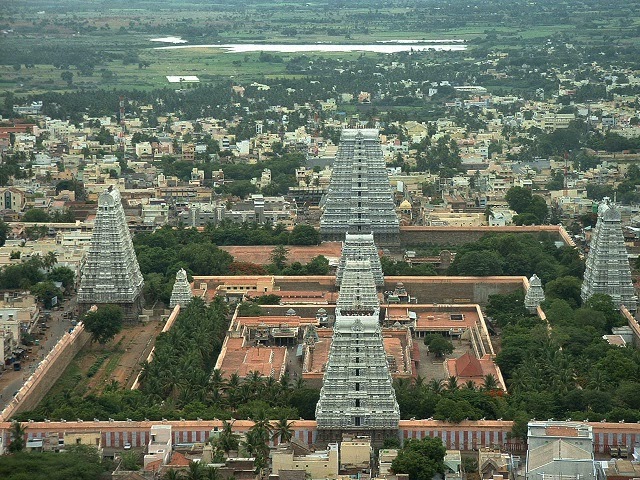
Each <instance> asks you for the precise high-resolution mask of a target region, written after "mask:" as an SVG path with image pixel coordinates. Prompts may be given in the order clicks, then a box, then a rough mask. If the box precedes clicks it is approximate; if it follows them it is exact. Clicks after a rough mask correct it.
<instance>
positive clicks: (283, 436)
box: [271, 417, 293, 443]
mask: <svg viewBox="0 0 640 480" xmlns="http://www.w3.org/2000/svg"><path fill="white" fill-rule="evenodd" d="M292 426H293V422H290V421H289V420H287V419H286V418H285V417H281V418H280V419H279V420H278V422H277V423H276V425H275V427H273V435H272V436H271V440H275V439H276V438H277V439H278V441H279V443H286V442H289V441H291V438H292V437H293V430H292V429H291V427H292Z"/></svg>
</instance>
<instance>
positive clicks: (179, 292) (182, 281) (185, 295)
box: [169, 268, 193, 308]
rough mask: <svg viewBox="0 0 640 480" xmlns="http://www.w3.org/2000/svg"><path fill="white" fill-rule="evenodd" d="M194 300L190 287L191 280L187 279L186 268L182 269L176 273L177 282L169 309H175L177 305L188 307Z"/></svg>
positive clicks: (172, 292) (174, 285) (172, 291)
mask: <svg viewBox="0 0 640 480" xmlns="http://www.w3.org/2000/svg"><path fill="white" fill-rule="evenodd" d="M192 298H193V293H192V292H191V285H189V280H188V279H187V272H185V270H184V268H181V269H180V270H178V272H177V273H176V281H175V283H174V284H173V289H172V290H171V300H170V301H169V308H173V307H175V306H176V305H180V307H186V306H187V305H188V304H189V302H190V301H191V299H192Z"/></svg>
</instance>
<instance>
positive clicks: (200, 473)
mask: <svg viewBox="0 0 640 480" xmlns="http://www.w3.org/2000/svg"><path fill="white" fill-rule="evenodd" d="M184 480H204V466H203V465H200V463H199V462H190V463H189V470H188V471H187V472H186V475H185V476H184Z"/></svg>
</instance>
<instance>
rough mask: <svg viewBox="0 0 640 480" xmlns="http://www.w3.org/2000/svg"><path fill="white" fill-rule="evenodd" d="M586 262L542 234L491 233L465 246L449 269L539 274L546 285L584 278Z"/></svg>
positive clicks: (453, 271)
mask: <svg viewBox="0 0 640 480" xmlns="http://www.w3.org/2000/svg"><path fill="white" fill-rule="evenodd" d="M583 271H584V262H583V261H582V260H581V259H580V256H579V255H578V252H577V251H576V250H575V249H574V248H571V247H568V246H562V247H560V248H558V247H556V245H555V243H554V240H553V238H552V237H551V236H550V235H549V234H547V233H545V232H543V233H540V234H538V235H523V234H491V235H486V236H484V237H482V238H481V239H480V240H479V241H477V242H474V243H467V244H465V245H462V246H461V247H460V248H459V249H458V251H457V253H456V257H455V259H454V261H453V263H452V264H451V267H450V268H449V272H448V273H449V274H450V275H481V276H484V275H525V276H527V277H530V276H531V275H533V274H534V273H535V274H537V275H538V276H539V277H540V279H541V280H542V282H543V283H546V282H549V281H551V280H553V279H555V278H558V277H563V276H567V275H572V276H575V277H582V273H583Z"/></svg>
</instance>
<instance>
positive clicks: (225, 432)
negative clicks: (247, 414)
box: [218, 420, 238, 457]
mask: <svg viewBox="0 0 640 480" xmlns="http://www.w3.org/2000/svg"><path fill="white" fill-rule="evenodd" d="M234 422H235V420H234V421H233V422H227V421H226V420H223V421H222V431H221V432H220V435H219V436H218V444H219V445H220V448H221V449H222V451H223V452H224V453H225V454H226V455H227V457H228V456H229V452H230V451H231V450H238V436H237V435H236V434H235V433H233V423H234Z"/></svg>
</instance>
